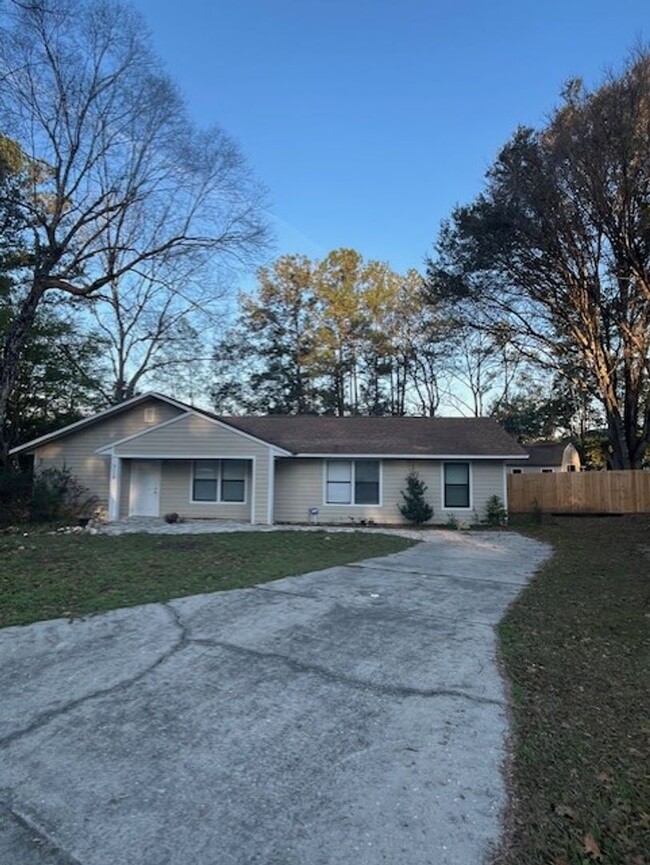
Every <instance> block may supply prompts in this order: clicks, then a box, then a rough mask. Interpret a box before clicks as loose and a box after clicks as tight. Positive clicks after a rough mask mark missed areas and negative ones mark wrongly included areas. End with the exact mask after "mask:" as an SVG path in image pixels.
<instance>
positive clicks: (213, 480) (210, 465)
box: [192, 460, 219, 502]
mask: <svg viewBox="0 0 650 865" xmlns="http://www.w3.org/2000/svg"><path fill="white" fill-rule="evenodd" d="M218 471H219V463H218V461H217V460H195V461H194V480H193V482H192V498H193V499H194V501H195V502H216V500H217V476H218Z"/></svg>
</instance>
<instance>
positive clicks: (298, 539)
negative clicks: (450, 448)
mask: <svg viewBox="0 0 650 865" xmlns="http://www.w3.org/2000/svg"><path fill="white" fill-rule="evenodd" d="M412 544H413V542H412V541H409V540H407V539H405V538H400V537H395V536H391V535H383V534H381V533H377V534H375V533H362V532H350V533H336V534H328V533H326V532H268V533H260V532H236V533H233V534H225V533H224V534H214V535H167V536H165V535H148V534H132V535H121V536H119V537H108V536H105V535H96V536H91V535H47V534H33V533H31V534H29V536H27V537H23V536H22V535H4V536H0V627H6V626H8V625H25V624H29V623H30V622H35V621H38V620H41V619H53V618H58V617H65V616H70V617H76V616H82V615H86V614H88V613H96V612H99V611H101V610H112V609H116V608H117V607H131V606H134V605H136V604H146V603H151V602H155V601H166V600H169V599H170V598H177V597H181V596H183V595H194V594H201V593H202V592H217V591H221V590H224V589H240V588H245V587H246V586H252V585H254V584H255V583H264V582H267V581H268V580H276V579H279V578H280V577H287V576H291V575H293V574H300V573H303V572H307V571H315V570H320V569H321V568H329V567H332V566H333V565H342V564H345V563H346V562H354V561H358V560H359V559H365V558H369V557H371V556H383V555H387V554H388V553H396V552H399V551H400V550H404V549H406V548H407V547H410V546H412Z"/></svg>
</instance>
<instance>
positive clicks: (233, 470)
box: [192, 460, 246, 502]
mask: <svg viewBox="0 0 650 865" xmlns="http://www.w3.org/2000/svg"><path fill="white" fill-rule="evenodd" d="M192 501H193V502H244V501H246V460H194V464H193V474H192Z"/></svg>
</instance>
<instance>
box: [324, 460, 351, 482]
mask: <svg viewBox="0 0 650 865" xmlns="http://www.w3.org/2000/svg"><path fill="white" fill-rule="evenodd" d="M327 480H328V481H336V482H338V483H350V481H351V480H352V463H351V462H350V461H349V460H329V462H328V463H327Z"/></svg>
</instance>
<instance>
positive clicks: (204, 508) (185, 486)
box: [125, 460, 266, 522]
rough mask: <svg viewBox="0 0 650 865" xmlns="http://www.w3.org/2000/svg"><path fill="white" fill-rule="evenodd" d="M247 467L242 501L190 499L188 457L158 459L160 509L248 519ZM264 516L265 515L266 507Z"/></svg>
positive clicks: (249, 506)
mask: <svg viewBox="0 0 650 865" xmlns="http://www.w3.org/2000/svg"><path fill="white" fill-rule="evenodd" d="M129 462H130V461H129V460H125V463H127V464H128V463H129ZM251 469H252V464H250V463H249V466H248V470H247V472H246V501H245V502H244V503H243V504H242V503H239V502H228V503H225V502H192V501H191V497H192V461H191V460H162V472H161V482H160V513H161V515H164V514H167V513H170V512H171V511H175V512H176V513H178V514H180V515H181V516H182V517H204V518H206V519H222V520H224V519H225V520H245V521H248V520H250V518H251V504H250V503H251V490H252V486H251V481H252V471H251ZM127 502H128V497H127ZM127 506H128V505H127ZM125 513H128V511H126V512H125ZM264 518H265V519H266V511H265V512H264ZM258 522H263V520H261V519H260V520H258Z"/></svg>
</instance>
